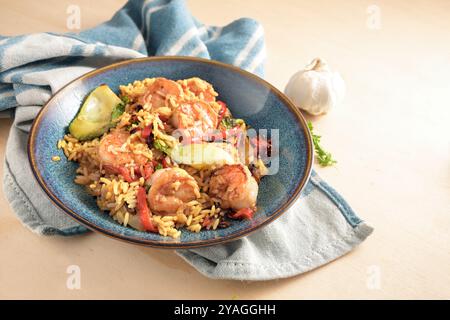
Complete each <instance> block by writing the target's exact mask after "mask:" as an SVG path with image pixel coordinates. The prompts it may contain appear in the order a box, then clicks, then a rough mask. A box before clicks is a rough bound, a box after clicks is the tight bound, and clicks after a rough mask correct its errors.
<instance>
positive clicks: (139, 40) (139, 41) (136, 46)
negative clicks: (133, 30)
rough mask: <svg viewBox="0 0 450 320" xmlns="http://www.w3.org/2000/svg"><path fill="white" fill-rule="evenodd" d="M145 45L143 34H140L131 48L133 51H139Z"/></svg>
mask: <svg viewBox="0 0 450 320" xmlns="http://www.w3.org/2000/svg"><path fill="white" fill-rule="evenodd" d="M143 43H144V39H143V38H142V34H138V35H137V36H136V38H135V39H134V41H133V44H132V46H131V48H132V49H133V50H136V51H138V50H139V48H140V47H141V46H142V44H143Z"/></svg>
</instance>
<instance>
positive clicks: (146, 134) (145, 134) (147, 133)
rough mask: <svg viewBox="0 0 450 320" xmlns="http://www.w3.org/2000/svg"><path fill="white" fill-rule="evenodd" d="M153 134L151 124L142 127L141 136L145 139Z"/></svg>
mask: <svg viewBox="0 0 450 320" xmlns="http://www.w3.org/2000/svg"><path fill="white" fill-rule="evenodd" d="M151 134H152V127H151V126H150V125H148V126H146V127H145V128H144V129H142V132H141V137H142V138H144V139H147V138H148V137H150V135H151Z"/></svg>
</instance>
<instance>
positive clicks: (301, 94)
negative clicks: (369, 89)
mask: <svg viewBox="0 0 450 320" xmlns="http://www.w3.org/2000/svg"><path fill="white" fill-rule="evenodd" d="M284 93H285V94H286V95H287V96H288V97H289V98H290V99H291V100H292V102H294V104H295V105H296V106H297V107H298V108H300V109H303V110H305V111H306V112H308V113H310V114H312V115H321V114H325V113H327V112H328V111H330V110H331V109H333V108H334V107H335V106H336V105H338V104H339V103H340V102H341V101H342V99H344V96H345V82H344V80H343V79H342V77H341V75H340V74H339V73H337V72H332V71H331V70H330V68H329V67H328V64H327V63H326V62H325V61H323V60H321V59H319V58H316V59H314V60H313V61H311V62H310V63H309V64H308V65H307V66H306V67H305V69H304V70H300V71H298V72H297V73H295V74H294V75H293V76H292V77H291V79H290V80H289V82H288V84H287V85H286V88H285V89H284Z"/></svg>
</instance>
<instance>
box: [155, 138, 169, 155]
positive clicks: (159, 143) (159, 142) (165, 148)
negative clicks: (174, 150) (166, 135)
mask: <svg viewBox="0 0 450 320" xmlns="http://www.w3.org/2000/svg"><path fill="white" fill-rule="evenodd" d="M153 146H154V147H155V149H157V150H159V151H161V152H164V153H166V154H167V153H168V152H169V149H170V148H169V146H168V145H167V144H166V143H165V142H164V141H162V140H159V139H156V140H155V141H154V142H153Z"/></svg>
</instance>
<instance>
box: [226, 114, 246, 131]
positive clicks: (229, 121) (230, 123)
mask: <svg viewBox="0 0 450 320" xmlns="http://www.w3.org/2000/svg"><path fill="white" fill-rule="evenodd" d="M243 123H244V120H242V119H235V118H231V117H225V118H223V119H222V125H223V126H224V127H225V128H227V129H232V128H234V127H236V126H240V125H241V124H243Z"/></svg>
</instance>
